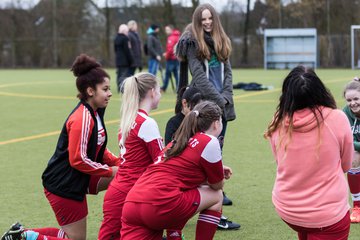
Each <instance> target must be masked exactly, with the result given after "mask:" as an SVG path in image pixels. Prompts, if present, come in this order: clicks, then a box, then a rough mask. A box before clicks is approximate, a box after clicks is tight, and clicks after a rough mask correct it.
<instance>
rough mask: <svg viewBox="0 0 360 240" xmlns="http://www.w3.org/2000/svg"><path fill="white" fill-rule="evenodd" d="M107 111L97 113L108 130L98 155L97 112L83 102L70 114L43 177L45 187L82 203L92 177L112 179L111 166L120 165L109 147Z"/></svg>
mask: <svg viewBox="0 0 360 240" xmlns="http://www.w3.org/2000/svg"><path fill="white" fill-rule="evenodd" d="M104 112H105V109H98V110H97V114H98V115H99V117H100V119H101V123H102V125H103V127H104V131H105V142H104V144H103V145H102V146H101V148H100V150H99V152H98V154H97V156H96V147H97V142H98V127H97V120H96V116H95V112H94V111H93V109H92V108H91V107H90V106H89V105H88V104H87V103H85V102H83V101H81V102H79V104H78V105H77V106H76V107H75V109H74V110H73V111H72V112H71V113H70V115H69V116H68V118H67V119H66V121H65V124H64V126H63V128H62V130H61V133H60V136H59V140H58V143H57V146H56V150H55V153H54V155H53V156H52V157H51V158H50V160H49V162H48V165H47V167H46V169H45V171H44V173H43V174H42V182H43V186H44V187H45V188H46V189H47V190H48V191H49V192H51V193H53V194H56V195H58V196H60V197H64V198H70V199H73V200H77V201H82V200H83V199H84V197H85V194H86V193H87V188H88V186H89V180H90V176H91V175H94V176H102V177H110V176H111V175H112V169H111V167H110V166H118V165H119V164H120V160H119V158H117V157H116V156H114V155H113V154H112V153H111V152H110V151H108V150H107V148H106V143H107V133H106V129H105V124H104Z"/></svg>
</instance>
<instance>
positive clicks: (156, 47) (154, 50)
mask: <svg viewBox="0 0 360 240" xmlns="http://www.w3.org/2000/svg"><path fill="white" fill-rule="evenodd" d="M147 48H148V55H149V57H150V58H156V56H160V57H161V56H162V54H163V50H162V47H161V42H160V40H159V38H158V37H157V35H156V34H155V33H151V34H148V38H147Z"/></svg>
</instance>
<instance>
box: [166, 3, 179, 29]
mask: <svg viewBox="0 0 360 240" xmlns="http://www.w3.org/2000/svg"><path fill="white" fill-rule="evenodd" d="M163 4H164V10H165V13H164V16H165V21H166V24H171V25H173V26H175V25H176V24H175V19H174V15H173V7H172V3H171V0H163Z"/></svg>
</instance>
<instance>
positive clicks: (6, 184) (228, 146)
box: [0, 69, 360, 240]
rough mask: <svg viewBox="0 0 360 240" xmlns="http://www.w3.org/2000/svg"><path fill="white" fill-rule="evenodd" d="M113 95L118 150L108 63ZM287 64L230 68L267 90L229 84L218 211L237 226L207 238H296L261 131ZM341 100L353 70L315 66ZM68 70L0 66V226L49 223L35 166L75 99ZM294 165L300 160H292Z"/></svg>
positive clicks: (167, 109)
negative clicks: (226, 175) (278, 209)
mask: <svg viewBox="0 0 360 240" xmlns="http://www.w3.org/2000/svg"><path fill="white" fill-rule="evenodd" d="M108 72H109V73H110V75H111V77H112V79H113V80H112V81H111V85H112V89H113V97H112V99H111V101H110V103H109V106H108V108H107V111H106V115H105V120H106V127H107V131H108V137H109V141H108V148H109V149H110V150H111V151H112V152H114V153H116V154H117V153H118V146H117V130H118V125H119V106H120V98H119V95H118V94H117V93H116V90H115V89H116V86H115V80H114V79H115V70H114V69H108ZM287 73H288V70H281V71H280V70H268V71H264V70H262V69H250V70H243V69H240V70H235V69H234V70H233V80H234V83H236V82H258V83H262V84H265V85H272V86H274V89H273V90H269V91H259V92H245V91H243V90H234V100H235V107H236V113H237V119H236V120H235V121H233V122H230V123H229V125H228V130H227V133H226V138H225V145H224V152H223V160H224V163H225V164H226V165H229V166H231V167H232V169H233V172H234V174H233V176H232V178H231V180H229V181H227V183H226V185H225V192H226V193H227V195H228V196H229V197H230V198H231V199H232V200H233V202H234V204H233V206H225V207H224V209H223V212H224V215H226V216H228V217H229V218H230V219H231V220H233V221H235V222H238V223H240V224H241V229H240V230H238V231H226V232H224V231H218V232H217V233H216V235H215V239H219V240H222V239H226V240H231V239H234V240H235V239H256V240H257V239H274V240H279V239H296V236H295V233H294V232H293V231H292V230H290V229H289V228H288V227H287V226H286V224H285V223H283V222H282V221H281V219H280V218H279V217H278V216H277V214H276V213H275V211H274V208H273V205H272V202H271V191H272V186H273V182H274V177H275V170H276V165H275V162H274V160H273V157H272V154H271V152H270V147H269V145H268V142H267V141H266V140H265V139H264V138H263V137H262V134H263V132H264V130H265V129H266V127H267V124H268V122H269V120H270V119H271V117H272V114H273V113H274V111H275V108H276V105H277V100H278V97H279V87H280V86H281V83H282V80H283V79H284V77H285V76H286V74H287ZM317 73H318V75H319V77H320V78H321V79H322V80H323V81H324V82H325V84H326V86H327V87H328V88H329V89H330V90H331V92H332V93H333V95H334V96H335V98H336V101H337V105H338V107H339V108H342V107H343V105H344V100H343V98H342V91H343V86H344V85H345V83H346V82H348V81H349V80H351V79H352V78H353V77H354V76H355V75H360V73H359V72H358V71H353V70H344V69H331V70H322V69H319V70H317ZM75 96H76V87H75V78H74V77H73V76H72V73H71V72H69V70H1V71H0V109H1V111H2V112H1V121H0V122H1V131H0V159H1V167H0V183H1V184H0V233H2V232H4V231H5V230H7V228H8V227H9V225H10V224H12V223H13V222H15V221H20V222H21V223H22V224H23V225H25V227H28V228H31V227H46V226H56V227H57V222H56V220H55V217H54V214H53V212H52V210H51V208H50V205H49V204H48V202H47V200H46V198H45V196H44V194H43V187H42V184H41V174H42V172H43V170H44V168H45V166H46V164H47V162H48V160H49V158H50V157H51V155H52V154H53V152H54V150H55V146H56V142H57V138H58V134H59V132H60V130H61V128H62V126H63V123H64V121H65V119H66V117H67V116H68V114H69V113H70V111H71V110H72V109H73V108H74V107H75V105H76V103H77V99H76V97H75ZM174 102H175V94H174V93H173V92H172V91H171V88H170V86H169V88H168V91H167V92H166V93H164V94H163V95H162V99H161V101H160V104H159V107H158V109H157V110H154V111H152V113H151V115H152V117H153V118H154V119H155V120H156V121H157V123H158V125H159V128H160V131H161V133H162V134H163V133H164V129H165V124H166V122H167V120H168V119H169V118H170V117H171V116H172V115H173V107H174ZM299 166H301V163H299ZM103 196H104V193H100V194H99V195H98V196H88V205H89V215H88V235H87V239H96V238H97V233H98V229H99V227H100V222H101V219H102V200H103ZM195 223H196V221H195V219H192V220H191V221H189V223H188V224H187V226H186V227H185V229H184V234H185V238H186V239H194V232H195ZM359 238H360V224H358V225H352V226H351V232H350V238H349V239H354V240H355V239H359Z"/></svg>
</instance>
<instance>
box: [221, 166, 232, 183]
mask: <svg viewBox="0 0 360 240" xmlns="http://www.w3.org/2000/svg"><path fill="white" fill-rule="evenodd" d="M223 168H224V178H225V179H226V180H227V179H229V178H230V177H231V175H232V170H231V168H230V167H228V166H225V165H224V166H223Z"/></svg>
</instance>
